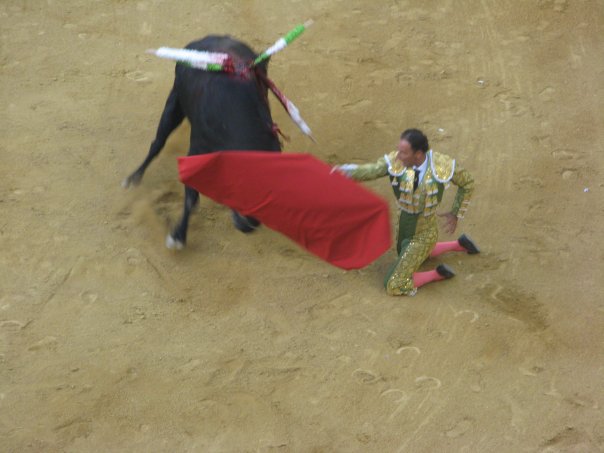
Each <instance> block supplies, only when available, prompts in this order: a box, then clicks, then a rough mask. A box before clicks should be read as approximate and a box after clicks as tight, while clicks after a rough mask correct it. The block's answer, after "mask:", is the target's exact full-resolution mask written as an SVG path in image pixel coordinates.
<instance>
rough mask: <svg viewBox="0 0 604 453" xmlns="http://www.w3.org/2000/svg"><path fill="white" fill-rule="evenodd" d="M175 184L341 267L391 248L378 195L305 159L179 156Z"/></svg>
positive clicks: (259, 154)
mask: <svg viewBox="0 0 604 453" xmlns="http://www.w3.org/2000/svg"><path fill="white" fill-rule="evenodd" d="M178 172H179V176H180V180H181V181H182V182H183V183H184V184H185V185H187V186H189V187H191V188H193V189H196V190H197V191H199V192H200V193H202V194H203V195H205V196H207V197H209V198H211V199H212V200H214V201H216V202H218V203H221V204H224V205H226V206H228V207H229V208H232V209H235V210H236V211H238V212H239V213H240V214H243V215H245V216H253V217H255V218H256V219H258V220H259V221H260V222H262V223H264V224H265V225H266V226H267V227H269V228H271V229H273V230H276V231H279V232H280V233H282V234H284V235H285V236H287V237H288V238H290V239H292V240H293V241H295V242H297V243H298V244H300V245H301V246H302V247H304V248H305V249H307V250H308V251H310V252H311V253H313V254H315V255H316V256H318V257H320V258H322V259H324V260H325V261H327V262H329V263H331V264H333V265H335V266H338V267H340V268H343V269H359V268H361V267H364V266H367V265H368V264H370V263H372V262H373V261H375V260H376V259H377V258H379V257H380V256H381V255H382V254H383V253H384V252H386V251H387V250H388V249H389V248H390V244H391V234H390V214H389V210H388V204H387V203H386V201H385V200H383V199H382V198H381V197H379V196H377V195H375V194H374V193H373V192H371V191H369V190H367V189H365V188H364V187H363V186H361V185H360V184H358V183H357V182H355V181H353V180H351V179H348V178H346V177H345V176H343V175H341V174H339V173H338V172H333V173H332V169H331V167H330V166H329V165H327V164H326V163H324V162H322V161H320V160H318V159H316V158H315V157H313V156H312V155H310V154H299V153H287V154H285V153H277V152H266V151H221V152H215V153H210V154H202V155H198V156H188V157H179V158H178Z"/></svg>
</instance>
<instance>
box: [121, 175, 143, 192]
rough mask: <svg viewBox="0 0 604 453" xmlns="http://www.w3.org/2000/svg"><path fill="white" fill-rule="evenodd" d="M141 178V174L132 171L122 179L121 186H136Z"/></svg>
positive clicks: (126, 187) (125, 187) (127, 187)
mask: <svg viewBox="0 0 604 453" xmlns="http://www.w3.org/2000/svg"><path fill="white" fill-rule="evenodd" d="M142 179H143V175H141V174H139V173H132V174H131V175H130V176H128V177H127V178H126V179H124V180H123V181H122V187H123V188H124V189H129V188H130V187H136V186H138V185H139V184H140V183H141V180H142Z"/></svg>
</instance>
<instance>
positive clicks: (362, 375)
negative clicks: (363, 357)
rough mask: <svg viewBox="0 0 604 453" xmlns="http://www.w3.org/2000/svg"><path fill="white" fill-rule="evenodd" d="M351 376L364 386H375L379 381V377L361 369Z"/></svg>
mask: <svg viewBox="0 0 604 453" xmlns="http://www.w3.org/2000/svg"><path fill="white" fill-rule="evenodd" d="M352 376H353V377H354V378H355V379H356V381H357V382H358V383H359V384H365V385H371V384H375V383H376V382H377V381H378V380H379V377H378V376H377V375H376V374H375V373H374V372H373V371H369V370H363V369H361V368H357V369H356V370H354V371H353V372H352Z"/></svg>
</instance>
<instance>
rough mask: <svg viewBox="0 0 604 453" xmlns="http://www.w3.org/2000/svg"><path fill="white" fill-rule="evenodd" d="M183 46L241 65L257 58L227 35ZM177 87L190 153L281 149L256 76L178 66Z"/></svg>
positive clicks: (264, 92)
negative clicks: (224, 56) (229, 58)
mask: <svg viewBox="0 0 604 453" xmlns="http://www.w3.org/2000/svg"><path fill="white" fill-rule="evenodd" d="M187 48H188V49H194V50H201V51H208V52H224V53H228V54H229V55H231V56H232V57H233V58H234V59H235V60H236V63H241V64H244V63H249V62H251V61H253V60H254V58H255V57H256V54H255V53H254V52H253V51H252V50H251V49H250V48H249V47H248V46H247V45H245V44H244V43H241V42H240V41H237V40H234V39H232V38H230V37H228V36H207V37H205V38H203V39H201V40H199V41H194V42H192V43H190V44H189V45H187ZM262 70H265V67H264V68H262ZM175 87H176V90H177V94H178V100H179V104H180V106H181V108H182V109H183V111H184V113H185V115H186V116H187V117H188V118H189V121H190V123H191V153H193V154H199V153H205V152H212V151H221V150H233V149H238V150H267V151H278V150H280V144H279V140H278V139H277V137H276V135H275V134H274V132H273V121H272V118H271V115H270V110H269V107H268V102H267V101H266V89H265V88H264V87H260V86H259V85H258V84H257V82H256V80H255V78H253V77H252V78H247V77H244V76H241V75H236V74H227V73H220V72H210V71H203V70H199V69H194V68H189V67H186V66H182V65H177V66H176V81H175Z"/></svg>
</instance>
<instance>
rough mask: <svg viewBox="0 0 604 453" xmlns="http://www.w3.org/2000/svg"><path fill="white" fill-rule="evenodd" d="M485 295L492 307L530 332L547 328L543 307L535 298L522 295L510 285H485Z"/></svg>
mask: <svg viewBox="0 0 604 453" xmlns="http://www.w3.org/2000/svg"><path fill="white" fill-rule="evenodd" d="M484 291H485V293H486V294H487V295H488V297H489V299H491V300H492V301H493V306H494V307H495V308H496V309H498V310H500V311H502V312H503V313H505V314H506V315H508V316H510V317H511V318H514V319H517V320H518V321H521V322H523V323H525V324H526V325H527V326H528V327H529V328H530V329H531V330H545V329H547V328H548V324H547V322H546V316H545V314H544V313H543V306H542V304H541V303H539V302H538V301H537V300H536V298H535V296H534V295H532V294H530V293H524V292H522V291H521V290H517V289H515V288H513V287H511V286H510V285H507V284H506V285H505V287H504V286H501V285H492V284H487V285H485V287H484Z"/></svg>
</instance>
